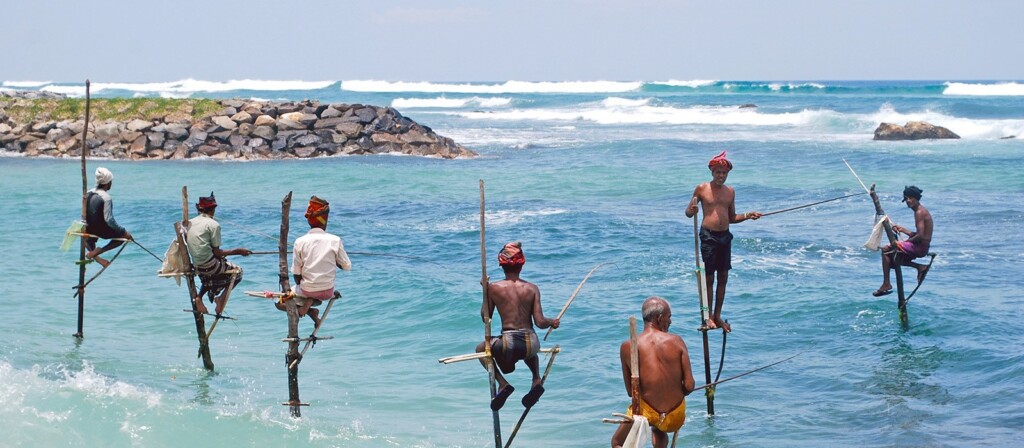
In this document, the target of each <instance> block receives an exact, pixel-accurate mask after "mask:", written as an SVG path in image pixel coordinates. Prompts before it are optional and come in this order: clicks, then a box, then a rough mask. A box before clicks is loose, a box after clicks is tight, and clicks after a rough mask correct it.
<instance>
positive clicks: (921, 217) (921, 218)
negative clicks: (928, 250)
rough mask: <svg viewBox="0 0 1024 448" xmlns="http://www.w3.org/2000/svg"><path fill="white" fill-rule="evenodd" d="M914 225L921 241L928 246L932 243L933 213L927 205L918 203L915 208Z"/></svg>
mask: <svg viewBox="0 0 1024 448" xmlns="http://www.w3.org/2000/svg"><path fill="white" fill-rule="evenodd" d="M914 226H915V227H917V234H916V235H914V236H915V237H918V239H919V241H920V242H921V243H924V246H925V247H928V246H929V245H931V243H932V214H931V213H930V212H929V211H928V209H927V208H925V206H923V205H921V204H918V205H917V210H914Z"/></svg>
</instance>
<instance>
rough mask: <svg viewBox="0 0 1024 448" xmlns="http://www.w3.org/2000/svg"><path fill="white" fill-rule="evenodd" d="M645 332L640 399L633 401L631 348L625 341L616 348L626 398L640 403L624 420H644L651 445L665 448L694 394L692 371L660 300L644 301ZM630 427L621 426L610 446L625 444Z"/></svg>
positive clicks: (641, 349) (669, 312) (639, 342)
mask: <svg viewBox="0 0 1024 448" xmlns="http://www.w3.org/2000/svg"><path fill="white" fill-rule="evenodd" d="M641 313H643V319H644V331H643V333H640V335H638V336H637V350H638V352H639V353H638V356H637V359H638V362H637V364H638V367H639V376H640V385H639V389H640V390H639V391H636V393H639V397H633V394H634V393H635V392H634V391H633V390H632V389H633V387H632V372H631V371H632V364H631V362H630V359H631V355H630V352H631V351H632V347H633V346H632V344H631V343H630V341H628V340H627V341H625V342H623V343H622V345H621V346H620V347H619V360H620V362H621V364H622V379H623V381H625V384H626V394H628V395H629V396H630V397H633V398H637V399H638V400H639V408H640V415H636V416H634V414H633V408H632V406H630V407H629V410H628V411H626V412H627V414H626V415H627V416H629V417H631V418H645V419H647V422H648V423H650V425H651V442H652V443H653V445H654V446H655V448H664V447H666V446H668V435H669V434H671V433H674V432H676V431H678V430H679V429H680V428H682V427H683V424H684V423H685V422H686V396H687V395H689V394H690V392H693V388H694V383H693V370H692V369H691V368H690V354H689V352H688V351H687V350H686V342H684V341H683V338H682V337H680V336H679V335H675V334H671V333H669V332H668V328H669V326H670V325H671V324H672V309H671V307H669V305H668V302H667V301H665V299H662V298H661V297H657V296H652V297H648V298H647V300H644V304H643V306H642V307H641ZM631 427H632V423H621V424H619V427H618V429H616V430H615V434H614V435H612V446H613V447H621V446H623V444H625V443H626V438H627V435H628V434H629V431H630V429H631Z"/></svg>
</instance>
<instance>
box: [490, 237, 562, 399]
mask: <svg viewBox="0 0 1024 448" xmlns="http://www.w3.org/2000/svg"><path fill="white" fill-rule="evenodd" d="M525 263H526V255H525V254H523V249H522V244H520V243H519V242H518V241H516V242H512V243H508V244H506V245H505V247H504V248H503V249H502V250H501V252H500V253H499V254H498V264H499V265H501V269H502V270H503V271H505V279H504V280H501V281H497V282H492V283H489V284H488V285H487V297H488V298H489V302H490V303H489V304H488V303H486V302H485V303H484V304H483V305H482V306H481V307H480V316H481V317H482V318H483V319H484V320H485V321H486V320H487V319H490V318H491V316H492V315H493V314H494V309H495V308H497V309H498V315H499V316H501V336H489V343H490V344H491V355H492V357H493V358H494V362H495V363H496V364H497V366H498V369H499V370H500V371H501V372H500V373H499V372H494V374H495V375H494V377H495V379H496V380H497V382H498V386H499V390H498V392H497V394H496V395H495V396H494V398H493V399H492V400H491V410H492V411H497V410H499V409H501V407H502V406H504V405H505V401H506V400H508V397H509V396H510V395H512V392H513V391H514V390H515V388H514V387H512V385H511V384H509V383H508V381H506V380H505V378H504V377H503V376H502V375H501V374H502V373H504V374H509V373H511V372H512V371H514V370H515V369H516V362H518V361H520V360H524V361H526V366H527V367H529V368H530V372H531V373H532V374H533V387H532V388H531V389H530V392H528V393H527V394H526V395H524V396H523V399H522V403H523V406H524V407H526V408H531V407H533V405H534V404H536V403H537V400H539V399H540V396H541V394H543V393H544V386H543V382H544V381H543V379H542V378H541V376H540V366H539V360H538V358H537V353H538V351H539V350H540V341H539V340H538V338H537V333H536V332H535V331H534V329H533V326H534V324H536V326H537V328H541V329H544V328H548V327H552V328H558V325H559V319H548V318H546V317H544V312H543V310H542V309H541V303H540V288H538V287H537V285H534V284H533V283H530V282H528V281H526V280H523V279H521V278H519V274H520V272H522V269H523V264H525ZM488 305H489V306H488ZM484 350H485V346H484V342H481V343H480V344H479V345H477V347H476V351H477V353H480V352H483V351H484ZM480 362H481V364H483V365H484V367H485V368H486V367H487V363H488V362H491V360H489V359H486V358H485V359H481V360H480Z"/></svg>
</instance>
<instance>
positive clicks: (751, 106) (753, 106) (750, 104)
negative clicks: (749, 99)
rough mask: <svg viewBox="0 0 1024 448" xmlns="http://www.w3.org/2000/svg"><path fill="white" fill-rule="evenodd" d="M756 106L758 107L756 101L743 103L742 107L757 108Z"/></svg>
mask: <svg viewBox="0 0 1024 448" xmlns="http://www.w3.org/2000/svg"><path fill="white" fill-rule="evenodd" d="M755 107H757V105H756V104H754V103H747V104H744V105H741V106H740V109H752V108H755Z"/></svg>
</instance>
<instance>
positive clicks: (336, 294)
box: [288, 291, 341, 369]
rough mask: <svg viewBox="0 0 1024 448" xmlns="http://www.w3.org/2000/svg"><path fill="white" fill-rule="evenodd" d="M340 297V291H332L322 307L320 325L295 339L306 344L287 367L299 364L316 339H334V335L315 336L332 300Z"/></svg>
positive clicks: (332, 303)
mask: <svg viewBox="0 0 1024 448" xmlns="http://www.w3.org/2000/svg"><path fill="white" fill-rule="evenodd" d="M340 298H341V293H340V292H338V291H334V297H331V298H330V299H328V301H327V306H326V307H325V308H324V313H323V314H321V315H320V325H317V326H316V327H313V332H312V333H310V334H309V337H308V338H301V339H299V340H298V341H296V342H305V343H306V345H303V346H302V350H301V351H300V352H299V356H298V358H295V360H294V361H292V363H291V364H288V368H289V369H290V368H292V367H295V366H297V365H298V364H299V362H300V361H302V357H304V356H306V350H309V347H310V346H312V345H313V344H315V343H316V341H318V340H325V339H334V337H332V336H325V337H322V338H318V337H316V333H317V332H318V331H320V327H322V326H323V323H324V320H325V319H327V315H328V314H330V313H331V306H333V305H334V301H335V300H338V299H340ZM307 300H314V299H307ZM293 301H294V300H293ZM289 342H290V341H289Z"/></svg>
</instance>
